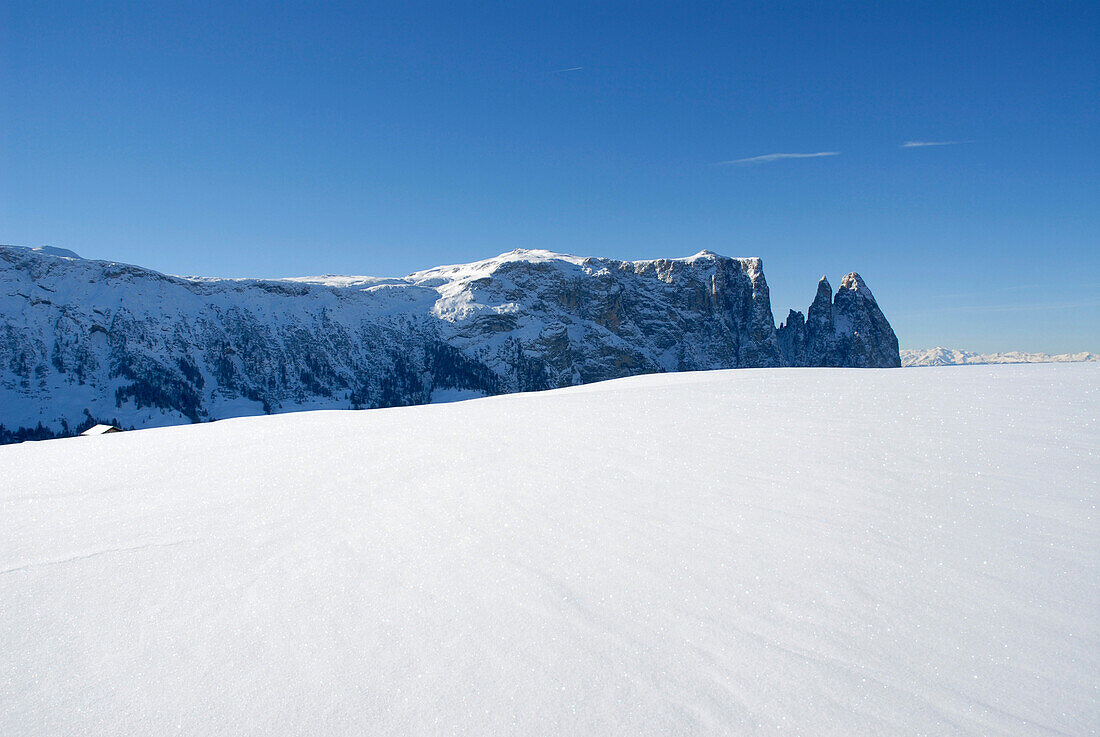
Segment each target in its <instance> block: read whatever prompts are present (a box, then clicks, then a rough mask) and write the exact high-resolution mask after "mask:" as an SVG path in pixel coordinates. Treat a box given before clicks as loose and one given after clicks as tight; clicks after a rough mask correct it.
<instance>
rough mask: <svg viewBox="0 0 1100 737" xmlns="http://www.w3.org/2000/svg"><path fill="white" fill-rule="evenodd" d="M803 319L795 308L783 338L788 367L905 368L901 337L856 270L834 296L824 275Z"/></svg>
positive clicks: (779, 332) (781, 331)
mask: <svg viewBox="0 0 1100 737" xmlns="http://www.w3.org/2000/svg"><path fill="white" fill-rule="evenodd" d="M806 314H807V317H806V318H805V319H803V317H802V313H801V312H796V311H794V310H791V312H790V315H788V317H787V322H786V323H785V324H783V325H780V326H779V329H778V330H777V337H778V340H779V347H780V351H781V353H782V360H783V365H784V366H837V367H841V366H848V367H855V368H893V367H897V366H901V355H900V352H899V350H898V339H897V336H896V335H894V330H893V328H891V327H890V323H889V322H888V321H887V320H886V316H885V315H883V314H882V310H880V309H879V306H878V302H876V301H875V297H874V295H873V294H871V290H870V289H868V288H867V284H866V283H864V281H863V279H861V278H860V276H859V274H857V273H855V272H854V271H853V272H852V273H850V274H848V275H846V276H845V277H844V278H843V279H842V280H841V282H840V288H839V289H838V290H837V291H836V295H835V296H834V295H833V293H832V286H830V284H829V280H828V279H826V278H825V277H821V281H820V282H818V285H817V295H816V296H815V297H814V301H813V303H812V304H811V305H810V308H809V310H807V313H806Z"/></svg>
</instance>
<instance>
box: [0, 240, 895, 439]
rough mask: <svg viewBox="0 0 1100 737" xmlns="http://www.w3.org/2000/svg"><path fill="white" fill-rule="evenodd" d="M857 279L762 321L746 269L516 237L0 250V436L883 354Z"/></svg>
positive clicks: (887, 334)
mask: <svg viewBox="0 0 1100 737" xmlns="http://www.w3.org/2000/svg"><path fill="white" fill-rule="evenodd" d="M900 365H901V358H900V354H899V351H898V340H897V337H896V336H895V335H894V332H893V330H892V329H891V328H890V324H889V323H888V322H887V320H886V318H885V317H884V316H883V314H882V312H881V310H880V309H879V307H878V304H877V302H876V301H875V298H874V296H873V295H872V294H871V291H870V289H868V287H867V285H866V284H865V283H864V281H863V280H862V279H861V278H860V277H859V275H858V274H855V273H851V274H848V275H847V276H845V277H844V278H843V280H842V281H841V283H840V288H839V289H838V290H837V292H836V294H835V296H834V295H833V293H832V288H831V287H830V285H829V283H828V281H827V280H825V279H822V281H821V283H820V284H819V285H818V292H817V297H816V299H815V300H814V302H813V305H811V307H810V309H809V312H808V317H807V318H803V316H802V314H801V313H799V312H794V311H792V312H791V314H790V315H789V316H788V319H787V322H786V324H785V325H782V326H780V328H779V329H778V330H777V329H776V326H775V323H774V320H773V317H772V310H771V302H770V297H769V293H768V285H767V282H766V281H765V279H764V272H763V264H762V262H761V261H760V259H757V258H743V259H736V258H728V257H725V256H719V255H717V254H714V253H709V252H706V251H704V252H701V253H698V254H696V255H694V256H691V257H689V258H683V259H658V260H652V261H616V260H613V259H605V258H580V257H576V256H568V255H562V254H555V253H550V252H548V251H524V250H518V251H513V252H511V253H506V254H502V255H501V256H498V257H496V258H492V259H487V260H485V261H478V262H476V263H471V264H464V265H457V266H442V267H439V268H435V269H429V270H427V271H421V272H417V273H414V274H410V275H409V276H406V277H401V278H376V277H353V276H322V277H306V278H298V279H215V278H190V277H189V278H185V277H178V276H167V275H165V274H161V273H158V272H156V271H151V270H149V269H144V268H141V267H138V266H131V265H128V264H120V263H115V262H112V261H93V260H87V259H82V258H80V257H79V256H77V255H76V254H75V253H73V252H72V251H67V250H64V249H56V248H22V247H14V246H0V441H2V442H13V441H18V440H22V439H28V438H39V437H54V436H58V435H70V434H74V433H76V432H79V431H80V430H82V429H84V428H85V427H88V426H90V425H91V424H94V423H101V422H102V423H108V424H114V425H120V426H123V427H151V426H157V425H167V424H178V423H186V422H201V421H208V420H212V419H220V418H226V417H234V416H242V415H253V414H261V413H272V412H285V411H291V410H299V409H348V408H367V407H391V406H400V405H411V404H423V403H428V402H438V401H447V400H453V399H460V398H469V397H479V396H486V395H491V394H501V393H506V392H517V391H530V390H539V389H551V388H556V387H562V386H570V385H574V384H584V383H588V382H593V381H600V380H603V379H613V378H619V377H623V376H630V375H634V374H645V373H658V372H666V371H688V370H696V369H718V368H742V367H773V366H858V367H891V366H900Z"/></svg>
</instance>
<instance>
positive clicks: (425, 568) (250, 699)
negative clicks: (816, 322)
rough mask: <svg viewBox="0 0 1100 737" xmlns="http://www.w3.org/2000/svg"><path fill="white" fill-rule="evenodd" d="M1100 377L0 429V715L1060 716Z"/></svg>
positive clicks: (1093, 652)
mask: <svg viewBox="0 0 1100 737" xmlns="http://www.w3.org/2000/svg"><path fill="white" fill-rule="evenodd" d="M1098 386H1100V366H1097V365H1096V364H1063V365H1055V364H1048V365H1042V366H997V367H957V368H954V367H952V368H926V369H919V370H918V369H900V370H897V371H883V372H867V371H857V370H845V369H785V370H775V369H760V370H755V369H752V370H743V371H717V372H700V373H684V374H662V375H651V376H643V377H635V378H629V379H622V380H617V381H612V382H606V383H599V384H592V385H588V386H584V387H577V388H571V389H562V390H556V391H549V392H542V393H532V394H516V395H506V396H500V397H492V398H488V399H478V400H474V401H469V402H461V403H456V404H450V405H428V406H420V407H410V408H398V409H381V410H368V411H361V412H354V411H327V412H307V413H298V414H288V415H279V416H273V417H255V418H244V419H235V420H224V421H220V422H215V423H209V424H201V425H193V426H184V427H172V428H162V429H152V430H142V431H135V432H128V433H118V434H113V435H105V436H102V437H97V438H74V439H65V440H50V441H44V442H39V443H24V444H22V445H17V446H5V447H2V448H0V471H2V475H3V478H4V483H3V485H2V486H0V507H2V509H3V513H2V514H0V614H2V616H0V643H2V647H0V669H2V673H3V676H2V685H0V689H2V690H0V733H3V734H5V735H84V734H111V735H125V734H134V735H138V734H141V735H148V734H167V733H173V734H175V733H179V734H287V735H290V734H294V735H307V734H312V735H340V734H348V735H363V734H472V735H486V734H493V735H500V734H514V735H533V734H547V735H551V734H553V735H560V734H583V735H599V734H607V735H620V734H677V735H689V734H707V735H711V734H738V735H752V734H769V735H770V734H804V735H846V736H850V735H886V734H888V735H918V734H930V735H933V734H934V735H1071V734H1072V735H1083V734H1087V733H1089V732H1090V731H1092V730H1095V728H1096V725H1097V724H1100V709H1098V706H1097V701H1096V674H1097V673H1098V672H1100V647H1098V634H1100V633H1098V626H1097V622H1098V617H1097V611H1098V597H1097V581H1098V580H1100V575H1098V574H1100V544H1098V541H1100V535H1098V534H1097V526H1096V502H1097V482H1096V480H1097V478H1098V477H1100V456H1098V455H1097V453H1096V449H1097V448H1098V447H1100V425H1098V423H1097V408H1098V405H1100V396H1098V392H1097V387H1098Z"/></svg>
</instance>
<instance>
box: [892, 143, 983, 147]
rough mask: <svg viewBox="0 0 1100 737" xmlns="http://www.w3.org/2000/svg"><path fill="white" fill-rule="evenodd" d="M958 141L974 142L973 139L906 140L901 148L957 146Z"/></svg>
mask: <svg viewBox="0 0 1100 737" xmlns="http://www.w3.org/2000/svg"><path fill="white" fill-rule="evenodd" d="M960 143H974V142H973V141H906V142H905V143H903V144H901V147H902V148H921V147H923V146H958V145H959V144H960Z"/></svg>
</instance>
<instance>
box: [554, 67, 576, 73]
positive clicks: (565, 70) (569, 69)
mask: <svg viewBox="0 0 1100 737" xmlns="http://www.w3.org/2000/svg"><path fill="white" fill-rule="evenodd" d="M582 69H584V67H567V68H565V69H555V70H554V71H552V72H550V73H551V74H565V73H566V72H579V71H580V70H582Z"/></svg>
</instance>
